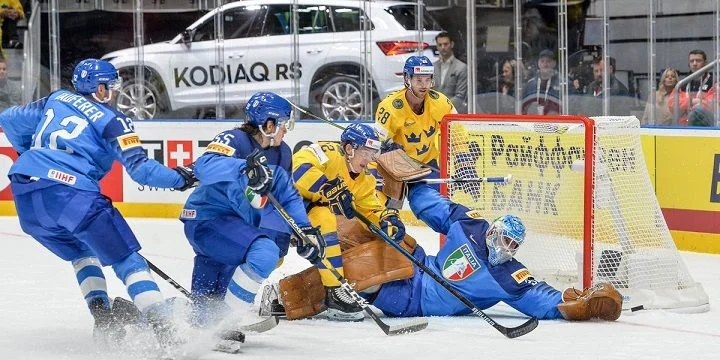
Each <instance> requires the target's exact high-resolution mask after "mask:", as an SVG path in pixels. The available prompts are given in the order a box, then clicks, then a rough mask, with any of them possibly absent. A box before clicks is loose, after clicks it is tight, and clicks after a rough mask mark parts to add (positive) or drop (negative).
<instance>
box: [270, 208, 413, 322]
mask: <svg viewBox="0 0 720 360" xmlns="http://www.w3.org/2000/svg"><path fill="white" fill-rule="evenodd" d="M337 220H338V238H339V239H340V246H341V248H342V259H343V264H344V268H345V276H346V278H347V279H348V281H349V282H350V283H351V284H354V285H353V287H354V288H355V290H357V291H363V290H365V289H368V288H371V287H374V286H379V285H382V284H384V283H387V282H390V281H394V280H401V279H408V278H410V277H412V275H413V272H414V268H413V265H412V263H411V262H410V261H409V260H408V259H406V258H404V257H403V256H402V255H401V254H400V253H399V252H397V250H395V249H393V248H392V247H391V246H390V245H387V244H386V243H385V242H384V241H383V240H381V239H379V238H377V237H376V236H375V235H374V234H372V233H370V232H369V231H368V229H367V228H365V226H364V225H362V223H360V222H359V221H358V220H357V219H352V220H347V219H345V218H344V217H342V216H338V217H337ZM402 246H403V247H404V248H405V249H407V250H408V251H410V252H412V251H414V249H415V246H416V242H415V239H413V238H412V237H411V236H409V235H405V237H404V239H403V242H402ZM278 297H279V301H280V303H281V304H282V305H283V306H284V307H285V313H286V316H287V319H288V320H296V319H303V318H307V317H312V316H315V315H318V314H320V313H321V312H323V311H325V309H326V307H327V306H326V302H325V297H326V291H325V287H324V286H323V284H322V281H321V279H320V272H319V270H318V269H317V267H310V268H307V269H305V270H303V271H301V272H300V273H298V274H294V275H290V276H288V277H286V278H284V279H282V280H280V283H279V292H278Z"/></svg>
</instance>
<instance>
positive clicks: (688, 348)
mask: <svg viewBox="0 0 720 360" xmlns="http://www.w3.org/2000/svg"><path fill="white" fill-rule="evenodd" d="M129 223H130V226H131V227H132V228H133V229H134V231H135V233H136V234H137V236H138V238H139V239H140V242H141V244H142V245H143V250H142V251H141V253H142V254H143V255H144V256H146V257H147V258H148V259H150V260H151V261H153V262H154V263H155V264H156V265H158V266H159V267H160V268H161V269H163V270H164V271H165V272H166V273H168V274H169V275H170V276H172V277H173V278H174V279H176V280H177V281H178V282H179V283H181V284H183V285H184V286H185V287H188V288H189V285H190V275H191V271H192V257H193V253H192V250H191V248H190V246H189V245H188V243H187V241H186V240H185V239H184V236H183V233H182V224H181V223H180V222H179V221H177V220H171V219H163V220H151V219H129ZM408 232H409V233H410V234H412V235H414V236H415V237H416V238H417V239H418V240H419V242H420V243H421V244H422V245H423V246H424V247H425V248H426V249H427V250H428V252H429V253H435V252H436V251H437V246H438V244H437V236H436V235H435V234H434V233H433V232H432V231H431V230H429V229H427V228H423V227H409V228H408ZM0 239H1V241H2V244H3V251H2V252H0V294H1V295H0V334H1V335H0V359H6V360H11V359H53V360H55V359H73V360H85V359H87V360H96V359H113V360H114V359H153V358H156V357H157V355H153V353H152V352H151V351H149V350H146V349H148V348H149V347H148V345H147V341H143V337H145V335H149V333H147V334H143V333H140V334H132V337H131V339H130V340H129V343H128V344H127V346H128V348H127V349H118V350H112V351H106V350H101V349H100V348H98V347H96V346H95V345H94V343H93V340H92V324H93V323H92V318H91V316H90V314H89V313H88V311H87V308H86V305H85V302H84V301H83V300H82V298H81V296H80V290H79V288H78V286H77V283H76V282H75V277H74V273H73V270H72V267H71V266H70V265H69V264H68V263H66V262H63V261H61V260H60V259H58V258H56V257H55V256H54V255H52V254H51V253H50V252H49V251H47V250H45V249H44V248H42V247H41V246H40V245H39V244H38V243H37V242H35V241H34V240H33V239H32V238H30V237H29V236H27V235H25V234H24V233H23V232H22V230H21V229H20V226H19V224H18V222H17V218H14V217H0ZM529 240H530V239H529ZM520 251H521V252H522V248H521V249H520ZM682 258H683V259H684V261H685V263H686V265H687V267H688V268H689V270H690V273H691V274H692V276H693V278H694V279H695V280H696V281H698V282H701V283H702V284H703V285H704V287H705V290H706V292H707V294H708V295H709V297H710V311H709V312H705V313H699V314H682V313H673V312H667V311H660V310H643V311H637V312H634V313H630V312H623V314H622V316H621V317H620V319H619V320H618V321H616V322H601V321H597V322H583V323H570V322H566V321H541V322H540V325H539V326H538V327H537V329H535V330H534V331H533V332H531V333H529V334H528V335H525V336H522V337H520V338H517V339H507V338H505V337H504V336H503V335H501V334H500V333H499V332H497V331H496V330H495V329H494V328H492V327H491V326H489V325H488V324H487V323H486V322H485V321H483V320H482V319H480V318H477V317H473V316H467V317H453V318H438V317H432V318H428V320H429V326H428V327H427V329H425V330H423V331H421V332H418V333H414V334H406V335H401V336H395V337H390V336H386V335H385V334H384V333H383V332H382V331H381V330H380V329H379V328H378V327H377V326H376V324H375V323H374V322H373V321H372V320H370V319H366V320H365V321H364V322H361V323H337V322H329V321H326V320H302V321H293V322H287V321H281V322H280V324H279V325H278V326H277V327H276V328H274V329H272V330H270V331H268V332H265V333H262V334H249V335H248V337H247V341H246V343H245V344H244V346H243V350H242V352H241V353H240V354H225V353H218V352H210V351H201V350H195V351H194V352H193V353H192V354H188V358H195V359H350V360H354V359H358V360H368V359H437V358H443V359H448V358H455V359H492V360H496V359H573V360H575V359H686V358H688V359H689V358H703V359H708V358H710V359H712V358H720V312H718V310H717V306H716V304H717V303H716V301H717V299H718V298H719V296H720V286H718V279H720V256H716V255H707V254H697V253H682ZM306 266H307V262H305V260H303V259H301V258H300V257H298V256H297V255H295V254H294V252H293V250H292V249H291V251H290V255H289V256H288V257H287V258H286V259H285V263H284V264H283V266H282V267H281V268H280V269H278V270H276V271H275V273H273V275H272V277H271V279H278V278H279V277H281V276H284V275H287V274H291V273H293V272H295V271H298V270H301V269H303V268H305V267H306ZM105 270H106V271H105V276H106V277H107V279H108V286H109V292H110V295H111V296H124V297H127V294H126V292H125V288H124V286H123V285H122V283H120V281H119V280H117V278H116V277H115V276H114V274H113V272H112V270H110V269H109V268H106V269H105ZM530 270H531V271H532V269H530ZM156 280H157V282H158V284H159V285H160V288H161V290H162V291H163V294H164V295H165V296H166V297H173V296H178V297H182V294H180V293H179V292H178V291H177V290H175V289H174V288H173V287H172V286H171V285H169V284H168V283H166V282H165V281H164V280H162V279H161V278H159V277H157V276H156ZM487 313H488V314H489V315H491V316H492V317H494V318H495V319H496V320H497V321H498V322H499V323H501V324H503V325H506V326H515V325H519V324H521V323H522V322H523V321H524V320H526V318H524V317H523V316H522V315H521V314H519V313H517V312H514V311H513V310H511V309H509V308H507V307H499V306H496V307H494V308H491V309H489V310H488V311H487ZM384 320H386V321H387V322H388V323H389V324H398V323H401V322H404V321H406V319H387V318H384ZM144 349H145V350H144ZM144 353H145V354H144Z"/></svg>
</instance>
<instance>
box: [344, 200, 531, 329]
mask: <svg viewBox="0 0 720 360" xmlns="http://www.w3.org/2000/svg"><path fill="white" fill-rule="evenodd" d="M355 216H357V217H358V219H360V221H362V222H363V223H365V225H367V226H368V227H369V228H370V230H372V232H374V233H375V234H377V235H378V236H380V237H381V238H383V240H385V242H387V243H388V244H390V245H391V246H392V247H394V248H395V249H397V251H399V252H400V253H402V254H403V256H405V257H406V258H408V259H409V260H410V261H412V263H413V264H415V266H417V267H419V268H420V269H421V270H422V271H424V272H425V273H426V274H428V275H429V276H430V277H431V278H432V279H433V280H435V281H436V282H437V283H438V284H440V285H441V286H442V287H444V288H445V290H447V291H449V292H450V293H451V294H453V296H455V298H457V299H458V300H460V302H462V303H463V304H465V306H467V307H468V308H469V309H470V310H471V311H472V313H473V314H475V315H477V316H478V317H480V318H482V319H483V320H485V321H486V322H487V323H488V324H490V325H492V326H493V327H494V328H495V329H497V331H499V332H501V333H502V334H503V335H505V336H507V337H509V338H511V339H512V338H516V337H518V336H523V335H525V334H527V333H529V332H531V331H533V330H534V329H535V328H536V327H537V326H538V319H537V318H536V317H533V318H530V320H528V321H526V322H525V323H524V324H522V325H520V326H517V327H512V328H508V327H505V326H502V325H500V324H498V323H497V322H495V320H493V319H492V318H491V317H489V316H488V315H487V314H485V313H484V312H483V311H482V310H480V309H478V308H477V306H475V304H473V303H472V302H471V301H470V300H468V299H467V298H466V297H465V296H463V295H462V294H461V293H460V292H459V291H457V290H456V289H455V288H453V287H452V286H451V285H450V284H448V282H447V281H445V279H443V278H441V277H440V276H438V275H437V274H435V272H434V271H432V269H430V268H428V267H427V266H425V264H423V263H422V262H421V261H420V260H418V259H416V258H415V257H414V256H412V254H410V253H409V252H408V251H407V250H405V249H404V248H403V247H402V246H400V245H399V244H398V243H396V242H394V241H393V240H392V239H391V238H390V237H389V236H388V235H387V234H385V232H383V231H382V230H380V228H378V227H377V226H376V225H375V224H373V223H372V222H370V220H368V218H366V217H365V216H364V215H363V214H360V213H359V212H357V211H356V212H355Z"/></svg>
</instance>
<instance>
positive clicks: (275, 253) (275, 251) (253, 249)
mask: <svg viewBox="0 0 720 360" xmlns="http://www.w3.org/2000/svg"><path fill="white" fill-rule="evenodd" d="M278 261H280V249H279V248H278V246H277V245H276V244H275V242H274V241H272V240H270V239H268V238H259V239H257V240H255V241H253V242H252V244H250V248H249V249H248V252H247V255H246V256H245V264H246V265H247V266H248V267H249V268H250V269H251V270H252V271H253V272H254V273H255V274H256V275H257V276H260V277H262V278H263V279H267V277H268V276H270V273H271V272H272V271H273V270H275V266H276V265H277V263H278Z"/></svg>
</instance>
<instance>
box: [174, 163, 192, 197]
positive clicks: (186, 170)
mask: <svg viewBox="0 0 720 360" xmlns="http://www.w3.org/2000/svg"><path fill="white" fill-rule="evenodd" d="M173 170H175V171H177V173H178V174H180V176H182V178H183V180H185V184H184V185H183V186H181V187H179V188H175V190H180V191H185V190H187V189H190V188H194V187H196V186H197V184H198V179H197V178H196V177H195V172H194V170H195V164H194V163H193V164H190V165H187V166H184V165H180V166H178V167H175V168H173Z"/></svg>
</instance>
